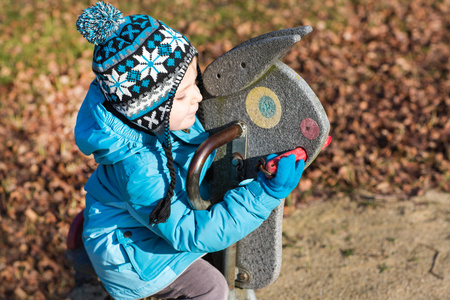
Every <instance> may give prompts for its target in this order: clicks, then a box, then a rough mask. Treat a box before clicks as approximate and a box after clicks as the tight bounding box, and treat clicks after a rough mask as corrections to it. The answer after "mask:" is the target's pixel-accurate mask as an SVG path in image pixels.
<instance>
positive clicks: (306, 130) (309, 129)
mask: <svg viewBox="0 0 450 300" xmlns="http://www.w3.org/2000/svg"><path fill="white" fill-rule="evenodd" d="M300 130H301V131H302V134H303V135H304V136H305V137H306V138H307V139H309V140H313V139H315V138H317V137H318V136H319V133H320V129H319V125H317V123H316V121H314V120H313V119H310V118H306V119H304V120H303V121H302V123H301V124H300Z"/></svg>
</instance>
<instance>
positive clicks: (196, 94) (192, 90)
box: [169, 57, 203, 131]
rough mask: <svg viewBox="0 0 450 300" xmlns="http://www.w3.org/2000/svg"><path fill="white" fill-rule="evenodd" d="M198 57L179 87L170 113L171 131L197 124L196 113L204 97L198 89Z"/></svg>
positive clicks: (193, 61) (191, 64)
mask: <svg viewBox="0 0 450 300" xmlns="http://www.w3.org/2000/svg"><path fill="white" fill-rule="evenodd" d="M196 79H197V57H194V58H193V59H192V61H191V63H190V64H189V67H188V69H187V71H186V74H185V75H184V77H183V79H182V80H181V82H180V85H179V86H178V89H177V92H176V93H175V98H174V100H173V105H172V110H171V112H170V119H169V121H170V130H172V131H175V130H182V129H187V128H189V127H191V126H192V125H193V124H194V122H195V113H196V112H197V110H198V104H199V102H200V101H202V99H203V97H202V95H201V94H200V90H199V88H198V87H197V82H196Z"/></svg>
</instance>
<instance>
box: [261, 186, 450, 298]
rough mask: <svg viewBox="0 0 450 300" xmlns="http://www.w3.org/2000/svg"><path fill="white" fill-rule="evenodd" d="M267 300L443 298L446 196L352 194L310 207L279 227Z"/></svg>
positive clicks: (448, 246)
mask: <svg viewBox="0 0 450 300" xmlns="http://www.w3.org/2000/svg"><path fill="white" fill-rule="evenodd" d="M256 294H257V298H258V300H269V299H271V300H273V299H449V297H450V194H446V193H440V192H436V191H430V192H428V193H426V194H425V195H424V196H421V197H416V198H413V199H411V200H409V201H398V200H396V199H391V198H388V197H377V196H368V195H364V194H361V193H359V194H358V195H355V196H354V197H344V198H341V199H337V200H333V201H326V202H320V203H314V204H312V205H311V206H309V207H307V208H304V209H301V210H297V211H296V212H294V213H293V214H292V215H291V216H290V217H287V218H285V219H284V222H283V265H282V269H281V273H280V276H279V278H278V279H277V281H275V282H274V283H273V284H271V285H269V286H268V287H266V288H264V289H261V290H259V291H257V293H256Z"/></svg>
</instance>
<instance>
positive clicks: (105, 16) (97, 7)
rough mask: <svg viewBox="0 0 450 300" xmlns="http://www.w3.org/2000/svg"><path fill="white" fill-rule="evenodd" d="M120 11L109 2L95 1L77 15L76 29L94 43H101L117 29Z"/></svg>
mask: <svg viewBox="0 0 450 300" xmlns="http://www.w3.org/2000/svg"><path fill="white" fill-rule="evenodd" d="M123 21H124V20H123V15H122V13H121V12H120V11H119V10H118V9H117V8H115V7H114V6H112V5H111V4H109V3H103V2H97V3H95V4H94V5H93V6H91V7H89V8H86V9H85V10H84V11H83V13H82V14H81V15H80V16H79V17H78V20H77V30H78V31H79V32H80V33H81V34H82V35H83V37H84V38H85V39H86V40H87V41H88V42H89V43H92V44H94V45H98V44H102V43H104V42H105V41H106V40H108V38H110V37H111V36H112V35H113V33H114V32H115V31H116V30H117V29H119V26H120V24H121V23H122V22H123Z"/></svg>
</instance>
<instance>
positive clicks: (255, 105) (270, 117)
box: [245, 86, 281, 128]
mask: <svg viewBox="0 0 450 300" xmlns="http://www.w3.org/2000/svg"><path fill="white" fill-rule="evenodd" d="M245 107H246V109H247V113H248V115H249V116H250V119H251V120H252V121H253V123H255V124H256V125H258V126H259V127H262V128H272V127H274V126H276V125H277V124H278V123H279V122H280V119H281V104H280V100H279V99H278V97H277V95H276V94H275V93H274V92H273V91H272V90H270V89H268V88H266V87H262V86H260V87H256V88H254V89H252V90H251V91H250V93H248V95H247V99H246V101H245Z"/></svg>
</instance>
